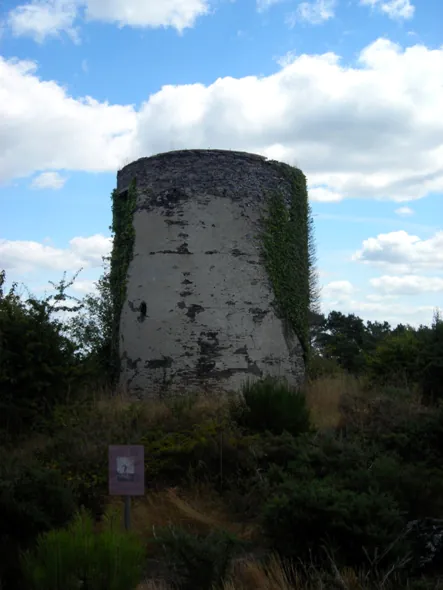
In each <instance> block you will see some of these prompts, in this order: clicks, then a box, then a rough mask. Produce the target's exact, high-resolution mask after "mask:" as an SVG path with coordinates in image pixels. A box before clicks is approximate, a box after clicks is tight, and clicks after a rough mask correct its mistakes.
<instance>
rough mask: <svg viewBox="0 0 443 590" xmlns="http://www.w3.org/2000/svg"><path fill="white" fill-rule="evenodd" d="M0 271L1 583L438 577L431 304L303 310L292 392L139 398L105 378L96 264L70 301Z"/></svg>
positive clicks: (442, 449) (441, 526)
mask: <svg viewBox="0 0 443 590" xmlns="http://www.w3.org/2000/svg"><path fill="white" fill-rule="evenodd" d="M4 279H5V277H4V273H2V275H1V287H2V289H0V404H1V413H0V415H1V424H0V436H1V444H0V522H1V527H0V554H1V555H2V559H1V560H0V577H1V581H2V584H3V586H2V590H10V589H16V588H20V589H22V590H27V589H28V588H29V589H30V590H32V589H36V590H38V589H39V588H45V589H46V588H47V589H49V590H62V589H63V590H66V589H69V588H71V587H72V588H74V587H75V588H78V587H80V585H82V587H84V588H88V589H93V590H98V589H102V588H107V589H112V588H114V589H115V590H118V589H119V588H122V589H123V588H125V589H127V590H130V588H134V590H135V588H136V587H138V590H142V588H145V589H148V588H151V590H152V589H155V588H157V589H160V588H163V589H166V588H179V589H182V590H184V589H187V588H196V589H201V590H205V589H207V590H213V589H215V588H219V589H224V590H252V589H254V590H257V589H258V590H278V589H281V590H286V589H290V588H296V589H299V590H302V589H303V590H308V589H309V590H310V589H312V590H313V589H320V588H331V589H333V588H337V589H338V588H341V589H344V590H356V589H361V590H381V589H382V588H383V589H398V588H410V589H411V590H436V589H438V588H443V581H442V579H443V578H442V577H443V571H442V569H443V543H442V542H441V539H442V538H443V522H442V520H440V519H441V515H442V513H443V406H442V405H441V401H442V398H443V385H442V384H443V374H442V367H443V322H442V321H441V319H440V317H439V316H438V314H436V315H435V317H434V320H433V322H432V325H430V326H420V327H419V328H412V327H410V326H401V325H400V326H397V327H395V328H392V327H391V326H389V324H387V323H386V322H384V323H378V322H364V321H363V320H361V319H360V318H358V317H356V316H355V315H353V314H350V315H344V314H342V313H340V312H337V311H334V312H331V313H330V314H329V315H328V316H327V317H324V316H322V315H321V314H319V313H316V312H315V311H314V310H311V321H310V331H309V335H308V339H309V341H310V343H311V344H310V348H311V353H310V357H311V360H310V365H309V367H310V369H309V370H310V378H309V380H308V382H307V384H306V386H305V387H304V389H303V390H302V391H291V390H290V389H289V388H288V387H287V386H286V384H285V383H283V382H280V381H273V380H271V379H269V378H264V379H263V380H262V381H260V382H256V383H248V384H246V385H245V387H244V390H243V392H242V395H241V396H229V397H228V396H227V397H226V399H223V398H220V397H217V398H215V397H211V396H210V395H209V394H205V395H203V394H200V393H199V392H190V395H189V396H188V397H187V398H186V399H171V400H163V401H160V400H156V401H146V402H139V401H133V400H131V399H129V398H126V397H124V396H122V395H116V394H115V395H111V394H110V393H109V391H110V390H109V389H107V387H108V384H109V375H110V374H111V373H112V369H115V367H112V356H110V355H109V351H110V350H112V344H111V341H112V338H113V334H114V332H113V318H114V317H115V316H114V315H113V311H114V308H113V306H114V305H115V297H114V295H113V290H112V284H111V283H112V282H111V281H110V278H109V275H108V274H107V271H106V272H105V274H104V276H103V277H102V279H101V281H100V282H99V284H98V295H97V296H88V297H86V298H84V299H83V300H82V301H74V302H73V303H72V302H69V301H68V299H69V297H68V295H67V288H68V287H69V285H70V282H67V281H66V278H65V277H64V278H63V280H62V281H61V282H60V283H59V284H58V285H54V286H55V288H56V291H55V295H54V296H52V297H48V298H45V299H43V300H37V299H36V298H35V297H33V296H32V295H29V296H28V298H27V299H26V300H24V299H23V298H21V297H19V296H18V294H17V290H16V286H13V287H12V288H11V289H10V290H9V292H4ZM72 309H74V310H75V314H70V310H72ZM60 312H63V314H64V317H63V318H62V319H61V317H60ZM66 314H67V316H68V317H66ZM116 442H119V443H121V444H143V445H144V447H145V461H146V466H145V467H146V482H147V483H146V494H145V496H144V497H141V498H137V499H134V501H133V511H132V531H131V533H128V532H127V531H124V530H123V526H122V522H121V521H122V517H121V516H122V506H121V500H120V498H116V497H109V495H108V481H107V477H108V474H107V451H108V445H109V444H112V443H116ZM116 514H117V515H118V518H117V520H116V517H115V515H116ZM111 515H113V516H112V517H111ZM143 580H145V581H144V582H143ZM139 582H140V584H139V586H137V583H139Z"/></svg>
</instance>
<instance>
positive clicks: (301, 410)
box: [235, 377, 310, 436]
mask: <svg viewBox="0 0 443 590" xmlns="http://www.w3.org/2000/svg"><path fill="white" fill-rule="evenodd" d="M242 393H243V398H244V404H242V405H241V406H240V408H237V409H236V412H235V413H236V419H237V422H238V423H239V424H240V425H241V426H244V427H245V428H247V429H249V430H252V431H257V432H265V431H269V432H271V433H272V434H277V435H278V434H282V433H283V432H284V431H287V432H289V433H290V434H292V435H293V436H297V435H299V434H301V433H303V432H307V431H309V429H310V416H309V409H308V407H307V405H306V398H305V395H304V394H303V393H301V392H298V391H294V390H292V389H291V388H290V387H289V386H288V385H287V384H286V383H285V382H282V381H279V380H276V379H273V378H272V377H266V378H265V379H263V380H261V381H256V382H254V383H250V382H248V383H246V385H245V386H244V387H243V392H242Z"/></svg>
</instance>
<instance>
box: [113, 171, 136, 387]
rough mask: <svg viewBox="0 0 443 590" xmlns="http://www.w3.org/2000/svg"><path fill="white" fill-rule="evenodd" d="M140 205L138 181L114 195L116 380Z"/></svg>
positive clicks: (114, 361) (114, 355) (114, 345)
mask: <svg viewBox="0 0 443 590" xmlns="http://www.w3.org/2000/svg"><path fill="white" fill-rule="evenodd" d="M136 201H137V189H136V182H135V179H134V180H133V181H132V182H131V184H130V186H129V187H128V191H127V192H126V193H125V194H124V195H121V194H120V193H119V192H118V191H117V190H114V191H113V193H112V226H111V229H112V234H113V245H112V254H111V261H110V274H109V292H110V297H111V300H112V315H113V321H112V338H111V365H112V367H113V368H114V372H113V375H112V377H113V379H114V380H115V379H116V378H117V377H118V373H119V368H120V363H119V361H118V339H119V325H120V316H121V312H122V309H123V304H124V301H125V297H126V283H127V275H128V269H129V265H130V263H131V260H132V256H133V251H134V243H135V230H134V226H133V214H134V208H135V205H136Z"/></svg>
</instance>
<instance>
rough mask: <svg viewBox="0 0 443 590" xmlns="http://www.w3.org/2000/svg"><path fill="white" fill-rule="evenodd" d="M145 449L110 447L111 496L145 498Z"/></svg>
mask: <svg viewBox="0 0 443 590" xmlns="http://www.w3.org/2000/svg"><path fill="white" fill-rule="evenodd" d="M144 493H145V448H144V446H143V445H110V446H109V494H110V495H111V496H143V495H144Z"/></svg>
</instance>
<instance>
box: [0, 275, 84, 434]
mask: <svg viewBox="0 0 443 590" xmlns="http://www.w3.org/2000/svg"><path fill="white" fill-rule="evenodd" d="M5 279H6V275H5V272H4V271H2V272H1V273H0V410H1V411H0V427H1V428H4V429H6V430H7V431H8V432H10V433H12V434H17V433H19V432H20V431H22V430H24V429H27V428H28V427H30V426H31V425H32V424H33V423H34V422H35V421H36V419H38V418H41V417H47V416H48V414H49V413H50V411H51V409H52V407H53V406H54V404H55V403H57V402H58V401H61V400H62V399H64V397H65V396H66V395H67V394H68V393H69V390H70V388H71V386H72V385H73V383H74V382H75V380H76V378H77V376H78V371H77V369H78V362H77V360H76V356H75V351H76V347H75V344H74V343H73V342H72V341H71V340H70V339H69V337H68V336H67V335H66V331H65V326H64V324H63V322H62V321H61V320H60V319H58V318H57V314H58V313H60V312H64V311H68V310H70V311H72V310H74V311H75V310H76V309H78V308H75V307H74V308H73V307H69V306H67V305H66V301H67V299H69V296H68V295H67V294H66V290H67V289H68V288H69V287H70V286H71V285H72V283H73V281H74V280H75V278H74V279H73V280H72V281H71V282H66V279H65V275H64V276H63V279H62V280H61V281H60V283H58V284H57V285H54V287H55V288H56V294H55V295H51V296H48V297H46V298H44V299H42V300H38V299H37V298H35V297H34V296H33V295H31V294H29V296H28V298H27V299H26V300H23V299H22V298H21V297H20V296H19V295H18V294H17V291H16V289H17V285H16V284H15V283H14V284H13V285H12V287H11V288H10V290H9V292H8V293H7V294H4V292H3V286H4V283H5Z"/></svg>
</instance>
